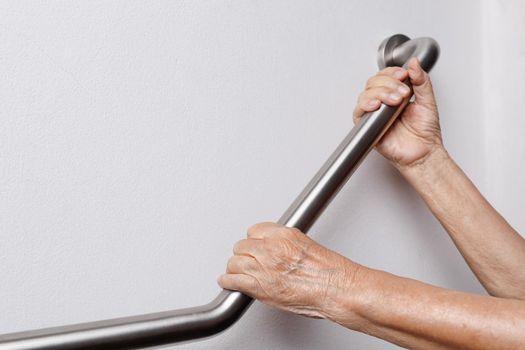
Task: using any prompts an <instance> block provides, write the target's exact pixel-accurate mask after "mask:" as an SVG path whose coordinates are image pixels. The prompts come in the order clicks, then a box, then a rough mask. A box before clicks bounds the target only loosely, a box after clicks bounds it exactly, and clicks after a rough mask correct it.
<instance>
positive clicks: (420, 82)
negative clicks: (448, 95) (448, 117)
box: [407, 57, 436, 107]
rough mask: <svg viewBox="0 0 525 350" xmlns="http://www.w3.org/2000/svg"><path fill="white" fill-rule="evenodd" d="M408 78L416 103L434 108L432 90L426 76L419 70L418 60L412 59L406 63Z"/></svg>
mask: <svg viewBox="0 0 525 350" xmlns="http://www.w3.org/2000/svg"><path fill="white" fill-rule="evenodd" d="M407 68H408V69H407V70H408V76H409V78H410V83H411V84H412V88H413V90H414V96H415V98H416V103H418V104H421V105H424V106H429V107H430V106H435V105H436V101H435V98H434V90H433V89H432V83H431V82H430V78H429V77H428V74H427V73H426V72H425V71H424V70H423V68H421V65H420V64H419V60H418V59H417V58H416V57H412V58H411V59H410V60H409V61H408V67H407Z"/></svg>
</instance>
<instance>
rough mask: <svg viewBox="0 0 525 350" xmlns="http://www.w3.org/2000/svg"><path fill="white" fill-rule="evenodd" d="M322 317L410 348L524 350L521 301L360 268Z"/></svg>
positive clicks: (325, 307) (523, 306)
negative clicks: (454, 289) (462, 291)
mask: <svg viewBox="0 0 525 350" xmlns="http://www.w3.org/2000/svg"><path fill="white" fill-rule="evenodd" d="M351 280H352V281H353V282H352V283H351V284H347V285H346V287H343V288H341V289H339V290H338V291H336V292H334V293H332V294H331V295H330V296H329V297H328V298H326V300H325V302H324V304H323V308H322V309H323V313H324V315H325V317H326V318H328V319H330V320H332V321H334V322H337V323H339V324H341V325H343V326H345V327H347V328H350V329H354V330H356V331H360V332H363V333H367V334H370V335H373V336H375V337H378V338H381V339H384V340H387V341H389V342H392V343H395V344H398V345H400V346H403V347H406V348H411V349H478V350H479V349H525V333H524V332H523V330H524V329H525V302H523V301H519V300H510V299H499V298H495V297H489V296H478V295H471V294H466V293H460V292H454V291H449V290H446V289H442V288H437V287H433V286H430V285H427V284H424V283H421V282H418V281H415V280H411V279H407V278H401V277H397V276H394V275H391V274H388V273H385V272H382V271H377V270H372V269H368V268H364V267H361V268H359V269H358V270H357V273H356V275H355V276H354V277H353V278H351Z"/></svg>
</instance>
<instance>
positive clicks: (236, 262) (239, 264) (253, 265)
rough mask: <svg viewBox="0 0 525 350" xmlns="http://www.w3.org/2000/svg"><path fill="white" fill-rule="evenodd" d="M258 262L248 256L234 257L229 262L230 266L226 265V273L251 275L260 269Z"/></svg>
mask: <svg viewBox="0 0 525 350" xmlns="http://www.w3.org/2000/svg"><path fill="white" fill-rule="evenodd" d="M258 266H259V265H258V263H257V261H256V260H255V259H254V258H253V257H251V256H246V255H234V256H232V257H231V258H230V259H229V260H228V264H227V265H226V272H227V273H236V274H238V273H242V274H250V273H251V272H253V271H254V270H256V269H257V267H258Z"/></svg>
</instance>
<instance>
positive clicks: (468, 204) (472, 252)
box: [400, 148, 525, 300]
mask: <svg viewBox="0 0 525 350" xmlns="http://www.w3.org/2000/svg"><path fill="white" fill-rule="evenodd" d="M400 171H401V173H402V174H403V175H404V176H405V178H406V179H407V180H408V181H409V183H410V184H411V185H412V186H413V187H414V188H415V189H416V190H417V191H418V192H419V194H420V195H421V196H422V197H423V199H424V200H425V202H426V203H427V205H428V207H429V208H430V209H431V210H432V212H433V213H434V215H435V216H436V218H437V219H438V220H439V221H440V222H441V224H442V225H443V227H444V228H445V229H446V230H447V232H448V234H449V235H450V237H451V238H452V240H453V241H454V243H455V244H456V246H457V248H458V249H459V251H460V252H461V254H462V255H463V257H464V258H465V260H466V262H467V263H468V265H469V266H470V268H471V269H472V271H473V272H474V273H475V274H476V276H477V277H478V279H479V281H480V282H481V283H482V284H483V286H484V287H485V289H486V290H487V291H488V292H489V293H490V294H491V295H494V296H498V297H504V298H515V299H523V300H525V240H524V239H523V238H522V237H521V236H520V235H519V234H518V233H517V232H516V231H515V230H514V229H513V228H512V227H511V226H510V225H509V224H508V223H507V221H505V219H504V218H503V217H502V216H501V215H500V214H499V213H498V212H497V211H496V210H495V209H494V208H493V207H492V206H491V205H490V203H488V202H487V200H486V199H485V198H484V197H483V196H482V195H481V193H480V192H479V191H478V189H477V188H476V187H475V186H474V184H473V183H472V182H471V181H470V180H469V179H468V177H467V176H466V175H465V174H464V173H463V171H461V169H460V168H459V167H458V166H457V165H456V163H455V162H454V161H453V160H452V159H451V158H450V157H449V156H448V154H447V152H446V151H445V150H444V149H442V148H438V149H436V150H435V151H434V152H433V153H432V154H430V155H429V157H428V158H427V159H426V161H425V162H424V163H421V164H418V165H415V166H412V167H408V168H403V167H401V168H400Z"/></svg>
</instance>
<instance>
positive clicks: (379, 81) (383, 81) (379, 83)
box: [366, 75, 410, 96]
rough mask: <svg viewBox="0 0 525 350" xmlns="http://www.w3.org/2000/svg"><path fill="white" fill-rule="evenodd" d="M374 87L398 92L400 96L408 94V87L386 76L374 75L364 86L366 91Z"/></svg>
mask: <svg viewBox="0 0 525 350" xmlns="http://www.w3.org/2000/svg"><path fill="white" fill-rule="evenodd" d="M374 87H386V88H388V89H391V90H392V91H397V92H399V93H400V94H401V95H402V96H407V95H408V94H409V93H410V87H409V86H408V85H406V84H405V83H403V82H401V81H399V80H397V79H394V78H392V77H390V76H386V75H374V76H373V77H371V78H370V79H368V82H367V84H366V90H369V89H372V88H374Z"/></svg>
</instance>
